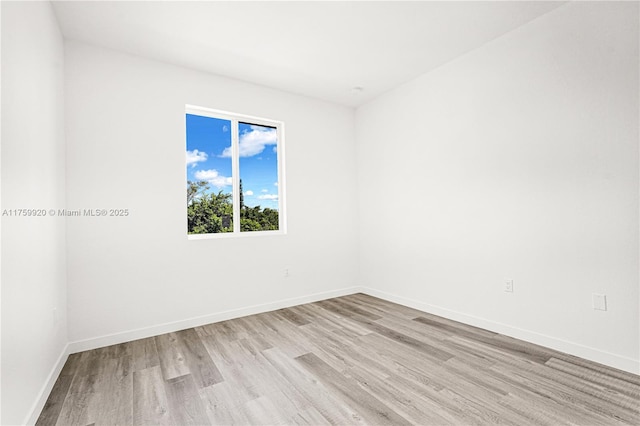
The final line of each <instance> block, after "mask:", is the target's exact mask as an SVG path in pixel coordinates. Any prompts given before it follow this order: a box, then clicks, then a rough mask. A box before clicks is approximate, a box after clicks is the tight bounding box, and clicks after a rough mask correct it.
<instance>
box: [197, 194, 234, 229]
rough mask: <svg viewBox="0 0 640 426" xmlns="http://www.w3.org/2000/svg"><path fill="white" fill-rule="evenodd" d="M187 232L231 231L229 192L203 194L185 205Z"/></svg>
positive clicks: (231, 212)
mask: <svg viewBox="0 0 640 426" xmlns="http://www.w3.org/2000/svg"><path fill="white" fill-rule="evenodd" d="M187 224H188V232H189V234H213V233H220V232H232V231H233V205H232V203H231V194H223V193H222V191H219V192H218V193H217V194H215V193H211V194H203V195H202V196H200V197H199V198H194V199H193V201H192V202H191V204H189V206H188V207H187Z"/></svg>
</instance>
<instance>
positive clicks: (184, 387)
mask: <svg viewBox="0 0 640 426" xmlns="http://www.w3.org/2000/svg"><path fill="white" fill-rule="evenodd" d="M165 391H166V393H167V402H168V404H169V412H170V414H171V418H172V419H173V421H174V422H175V423H176V424H178V425H184V426H187V425H194V426H202V425H209V424H211V423H210V422H209V417H208V416H207V412H206V410H205V409H204V405H203V403H202V400H201V399H200V394H199V393H198V388H197V386H196V383H195V381H194V380H193V376H191V375H190V374H187V375H185V376H180V377H174V378H172V379H169V380H165Z"/></svg>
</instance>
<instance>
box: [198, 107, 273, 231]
mask: <svg viewBox="0 0 640 426" xmlns="http://www.w3.org/2000/svg"><path fill="white" fill-rule="evenodd" d="M283 127H284V126H283V124H282V123H280V122H277V121H272V120H265V119H262V118H255V117H248V116H243V115H238V114H231V113H226V112H221V111H215V110H210V109H206V108H200V107H193V106H187V108H186V130H187V131H186V133H187V153H186V154H187V155H186V168H187V234H188V236H189V238H190V239H198V238H209V237H212V236H216V237H219V236H233V235H263V234H269V235H272V234H274V233H284V231H285V220H284V219H285V217H284V176H283V174H284V173H283V170H284V168H283V158H284V146H283V140H284V137H283Z"/></svg>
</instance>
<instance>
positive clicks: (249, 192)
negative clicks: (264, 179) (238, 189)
mask: <svg viewBox="0 0 640 426" xmlns="http://www.w3.org/2000/svg"><path fill="white" fill-rule="evenodd" d="M244 195H246V196H248V197H250V196H252V195H253V191H252V190H248V191H245V192H244Z"/></svg>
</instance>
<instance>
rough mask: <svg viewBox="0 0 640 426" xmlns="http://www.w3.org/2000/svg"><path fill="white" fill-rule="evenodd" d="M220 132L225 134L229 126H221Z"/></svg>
mask: <svg viewBox="0 0 640 426" xmlns="http://www.w3.org/2000/svg"><path fill="white" fill-rule="evenodd" d="M222 131H223V132H224V133H227V132H228V131H229V126H227V125H226V124H225V125H224V126H222Z"/></svg>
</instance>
